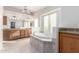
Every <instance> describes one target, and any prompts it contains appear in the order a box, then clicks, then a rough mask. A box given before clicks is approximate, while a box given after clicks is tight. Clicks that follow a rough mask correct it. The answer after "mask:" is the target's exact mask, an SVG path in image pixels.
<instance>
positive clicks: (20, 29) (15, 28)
mask: <svg viewBox="0 0 79 59" xmlns="http://www.w3.org/2000/svg"><path fill="white" fill-rule="evenodd" d="M25 29H29V28H23V29H22V28H13V29H3V30H25Z"/></svg>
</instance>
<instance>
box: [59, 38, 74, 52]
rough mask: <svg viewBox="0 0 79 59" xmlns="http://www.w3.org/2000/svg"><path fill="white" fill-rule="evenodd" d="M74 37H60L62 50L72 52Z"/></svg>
mask: <svg viewBox="0 0 79 59" xmlns="http://www.w3.org/2000/svg"><path fill="white" fill-rule="evenodd" d="M72 42H73V41H72V39H71V38H68V37H61V38H60V52H65V53H68V52H72Z"/></svg>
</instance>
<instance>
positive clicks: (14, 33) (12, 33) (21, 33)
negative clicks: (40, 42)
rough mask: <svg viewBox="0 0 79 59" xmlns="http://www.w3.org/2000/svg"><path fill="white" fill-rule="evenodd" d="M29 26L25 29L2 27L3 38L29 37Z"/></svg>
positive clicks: (30, 31)
mask: <svg viewBox="0 0 79 59" xmlns="http://www.w3.org/2000/svg"><path fill="white" fill-rule="evenodd" d="M31 33H32V30H31V28H25V29H15V28H14V29H3V40H6V41H8V40H16V39H20V38H25V37H30V34H31Z"/></svg>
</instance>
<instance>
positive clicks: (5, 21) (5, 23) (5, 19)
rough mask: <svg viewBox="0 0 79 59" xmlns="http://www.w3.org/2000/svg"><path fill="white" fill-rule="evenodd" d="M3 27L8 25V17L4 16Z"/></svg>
mask: <svg viewBox="0 0 79 59" xmlns="http://www.w3.org/2000/svg"><path fill="white" fill-rule="evenodd" d="M3 25H7V16H3Z"/></svg>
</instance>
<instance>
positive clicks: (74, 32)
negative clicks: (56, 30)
mask: <svg viewBox="0 0 79 59" xmlns="http://www.w3.org/2000/svg"><path fill="white" fill-rule="evenodd" d="M60 32H64V33H71V34H79V32H76V31H60Z"/></svg>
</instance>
